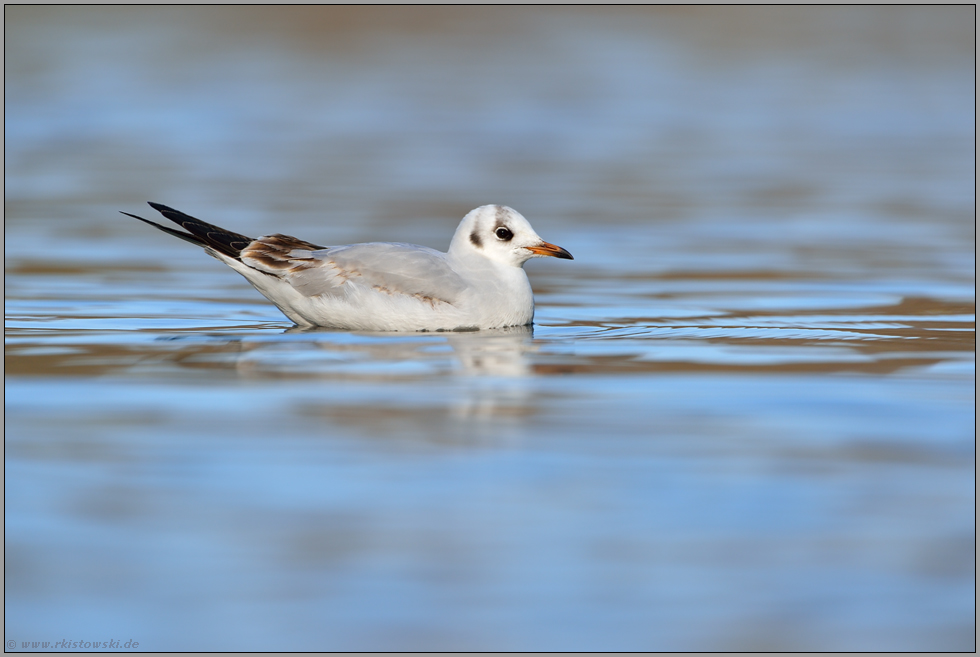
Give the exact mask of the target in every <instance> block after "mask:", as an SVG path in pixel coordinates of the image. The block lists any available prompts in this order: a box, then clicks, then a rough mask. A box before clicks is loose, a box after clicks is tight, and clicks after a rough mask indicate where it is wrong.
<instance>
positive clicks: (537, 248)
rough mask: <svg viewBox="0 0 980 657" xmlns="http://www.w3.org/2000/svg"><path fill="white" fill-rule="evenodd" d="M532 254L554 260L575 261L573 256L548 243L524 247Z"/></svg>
mask: <svg viewBox="0 0 980 657" xmlns="http://www.w3.org/2000/svg"><path fill="white" fill-rule="evenodd" d="M524 248H526V249H527V250H528V251H530V252H531V253H533V254H535V255H541V256H551V257H553V258H564V259H565V260H574V259H575V258H573V257H572V254H571V253H569V252H568V251H566V250H565V249H563V248H561V247H560V246H556V245H554V244H550V243H548V242H541V244H535V245H534V246H527V247H524Z"/></svg>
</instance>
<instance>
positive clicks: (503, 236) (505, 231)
mask: <svg viewBox="0 0 980 657" xmlns="http://www.w3.org/2000/svg"><path fill="white" fill-rule="evenodd" d="M493 234H494V235H496V236H497V239H498V240H501V241H503V242H509V241H510V238H512V237H513V236H514V233H512V232H510V228H507V227H506V226H501V227H500V228H498V229H497V230H495V231H493Z"/></svg>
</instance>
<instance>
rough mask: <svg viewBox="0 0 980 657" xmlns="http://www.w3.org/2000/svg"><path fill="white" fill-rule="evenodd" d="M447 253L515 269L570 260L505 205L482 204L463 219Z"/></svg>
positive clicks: (558, 247) (559, 248)
mask: <svg viewBox="0 0 980 657" xmlns="http://www.w3.org/2000/svg"><path fill="white" fill-rule="evenodd" d="M449 254H450V255H451V256H453V257H464V258H469V257H473V256H482V257H484V258H487V259H488V260H491V261H493V262H496V263H500V264H505V265H512V266H514V267H520V266H522V265H523V264H524V263H525V262H527V261H528V260H530V259H531V258H542V257H545V256H551V257H553V258H565V259H566V260H572V254H571V253H569V252H568V251H566V250H565V249H563V248H561V247H560V246H555V245H554V244H550V243H548V242H545V241H544V240H543V239H541V238H540V237H538V234H537V233H535V232H534V229H533V228H531V224H530V223H528V221H527V219H525V218H524V217H523V216H521V214H520V213H519V212H517V211H516V210H512V209H511V208H508V207H507V206H505V205H484V206H482V207H479V208H477V209H476V210H473V211H472V212H470V213H469V214H467V215H466V216H465V217H463V221H461V222H460V224H459V228H457V229H456V234H455V235H454V236H453V241H452V243H451V244H450V245H449Z"/></svg>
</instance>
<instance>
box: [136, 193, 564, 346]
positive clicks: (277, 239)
mask: <svg viewBox="0 0 980 657" xmlns="http://www.w3.org/2000/svg"><path fill="white" fill-rule="evenodd" d="M150 206H151V207H152V208H153V209H155V210H157V211H158V212H159V213H160V214H162V215H163V216H164V217H166V218H167V219H169V220H170V221H172V222H174V223H175V224H177V225H179V226H181V227H182V228H184V229H185V230H186V231H187V232H184V231H180V230H176V229H174V228H170V227H168V226H162V225H160V224H158V223H156V222H153V221H149V220H148V219H144V218H143V217H138V216H136V215H135V214H129V213H128V212H123V214H125V215H127V216H130V217H133V218H134V219H139V220H140V221H143V222H146V223H148V224H150V225H151V226H155V227H156V228H159V229H160V230H162V231H164V232H166V233H170V234H171V235H174V236H176V237H179V238H181V239H182V240H186V241H188V242H191V243H192V244H197V245H198V246H201V247H204V250H205V251H206V252H207V253H208V254H209V255H212V256H214V257H215V258H217V259H218V260H220V261H222V262H223V263H225V264H226V265H228V266H229V267H231V268H232V269H234V270H235V271H237V272H238V273H239V274H241V275H242V276H244V277H245V278H246V280H248V282H249V283H251V284H252V285H253V286H254V287H255V289H257V290H258V291H259V292H261V293H262V294H263V295H265V297H266V298H267V299H269V301H271V302H272V303H274V304H276V306H277V307H278V308H279V310H281V311H282V312H283V313H284V314H285V315H286V317H288V318H289V319H291V320H292V321H294V322H295V323H296V324H297V325H298V326H304V327H310V326H323V327H331V328H341V329H352V330H365V331H452V330H456V331H459V330H476V329H489V328H500V327H504V326H523V325H527V324H530V323H531V321H532V319H533V318H534V297H533V295H532V293H531V284H530V283H529V282H528V280H527V274H525V273H524V269H523V265H524V263H525V262H527V261H528V260H529V259H531V258H537V257H543V256H552V257H555V258H565V259H568V260H571V259H572V254H571V253H569V252H568V251H566V250H565V249H563V248H561V247H560V246H555V245H554V244H549V243H548V242H545V241H544V240H542V239H541V238H540V237H538V235H537V233H535V232H534V229H533V228H531V224H530V223H528V221H527V219H525V218H524V217H523V216H521V215H520V213H518V212H516V211H515V210H512V209H511V208H508V207H506V206H503V205H484V206H482V207H479V208H477V209H475V210H473V211H472V212H470V213H469V214H467V215H466V216H465V217H463V220H462V221H461V222H460V224H459V228H457V229H456V234H455V235H454V236H453V240H452V242H451V243H450V245H449V251H448V252H447V253H442V252H441V251H436V250H435V249H430V248H428V247H425V246H417V245H415V244H402V243H398V242H369V243H366V244H348V245H344V246H317V245H316V244H311V243H310V242H306V241H303V240H300V239H297V238H295V237H291V236H289V235H281V234H275V235H267V236H264V237H259V238H258V239H252V238H251V237H246V236H244V235H239V234H238V233H233V232H231V231H227V230H225V229H223V228H219V227H218V226H214V225H212V224H209V223H205V222H203V221H201V220H199V219H195V218H194V217H191V216H189V215H186V214H184V213H183V212H180V211H178V210H174V209H173V208H169V207H167V206H165V205H161V204H159V203H150Z"/></svg>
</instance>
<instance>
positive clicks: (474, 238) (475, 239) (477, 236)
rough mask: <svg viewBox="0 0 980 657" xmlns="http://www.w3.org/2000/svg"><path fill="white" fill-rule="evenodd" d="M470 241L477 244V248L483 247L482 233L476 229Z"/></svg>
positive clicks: (474, 244) (471, 234)
mask: <svg viewBox="0 0 980 657" xmlns="http://www.w3.org/2000/svg"><path fill="white" fill-rule="evenodd" d="M470 241H471V242H473V246H475V247H476V248H478V249H482V248H483V240H481V239H480V234H479V233H478V232H476V231H475V230H474V231H473V232H472V233H470Z"/></svg>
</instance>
